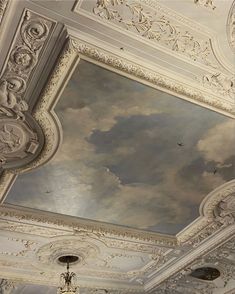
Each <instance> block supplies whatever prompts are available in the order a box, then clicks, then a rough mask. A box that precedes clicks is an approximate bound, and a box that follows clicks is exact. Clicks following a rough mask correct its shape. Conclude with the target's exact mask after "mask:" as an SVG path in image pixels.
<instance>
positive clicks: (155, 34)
mask: <svg viewBox="0 0 235 294" xmlns="http://www.w3.org/2000/svg"><path fill="white" fill-rule="evenodd" d="M195 1H197V2H198V3H200V4H201V2H203V0H195ZM204 2H205V3H204V4H205V6H211V5H210V3H212V0H204ZM195 3H196V2H195ZM145 5H148V6H145ZM157 5H158V6H160V5H159V4H157ZM149 6H151V8H152V9H154V11H153V10H150V9H149ZM155 6H156V4H155V5H152V1H149V0H148V1H146V0H144V1H143V0H142V1H135V2H131V1H129V0H117V1H109V0H104V1H103V0H96V6H95V5H94V8H93V14H94V15H96V16H97V17H99V18H100V19H102V20H104V21H109V22H112V23H113V24H114V25H116V26H118V27H121V28H122V29H125V30H128V31H129V32H132V33H134V34H137V35H140V36H141V37H143V38H145V39H148V40H150V41H151V42H153V43H155V44H157V45H160V46H163V47H165V48H167V49H169V50H170V51H173V52H174V54H179V55H183V56H184V57H186V58H189V59H191V60H192V61H193V62H195V61H196V62H199V63H202V64H204V65H206V66H210V67H212V68H218V64H217V61H216V58H215V57H214V54H213V50H212V48H211V44H210V39H209V38H206V39H205V38H204V39H201V38H200V37H198V36H195V34H194V32H193V31H192V30H191V31H190V30H189V29H186V28H182V27H181V24H180V23H177V22H176V19H175V18H172V19H171V18H168V17H166V16H165V13H164V14H162V12H161V11H159V9H155Z"/></svg>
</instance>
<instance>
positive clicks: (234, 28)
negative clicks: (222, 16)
mask: <svg viewBox="0 0 235 294" xmlns="http://www.w3.org/2000/svg"><path fill="white" fill-rule="evenodd" d="M227 35H228V42H229V45H230V47H231V49H232V50H233V52H234V53H235V1H234V2H233V4H232V7H231V9H230V12H229V15H228V20H227Z"/></svg>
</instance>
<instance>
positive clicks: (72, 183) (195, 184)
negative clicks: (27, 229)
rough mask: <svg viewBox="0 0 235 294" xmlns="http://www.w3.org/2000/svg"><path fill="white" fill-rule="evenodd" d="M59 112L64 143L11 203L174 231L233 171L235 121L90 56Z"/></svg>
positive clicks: (24, 180) (25, 179)
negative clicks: (113, 69) (91, 60)
mask: <svg viewBox="0 0 235 294" xmlns="http://www.w3.org/2000/svg"><path fill="white" fill-rule="evenodd" d="M56 113H57V115H58V117H59V119H60V121H61V123H62V126H63V132H64V141H63V144H62V146H61V148H60V150H59V152H58V153H57V155H56V156H55V157H54V159H53V160H52V161H51V162H50V163H49V164H47V165H46V166H44V167H41V168H39V169H37V170H35V171H33V172H30V173H28V174H24V175H21V176H19V177H18V179H17V181H16V183H15V184H14V186H13V188H12V189H11V191H10V193H9V195H8V197H7V200H6V202H8V203H12V204H16V205H21V206H27V207H31V208H37V209H41V210H47V211H48V210H49V211H52V212H57V213H62V214H67V215H73V216H78V217H82V218H88V219H94V220H98V221H105V222H109V223H114V224H120V225H125V226H131V227H135V228H139V229H147V230H151V231H156V232H161V233H168V234H176V233H177V232H179V231H180V230H181V229H182V228H184V227H185V226H186V225H188V224H189V223H190V222H191V221H193V220H194V219H195V218H196V217H197V216H198V209H199V205H200V202H201V201H202V199H203V198H204V197H205V196H206V195H207V194H208V193H209V192H211V191H212V190H213V189H214V188H216V187H218V186H219V185H221V184H223V183H225V182H226V181H229V180H231V179H232V178H234V176H235V150H234V149H235V148H234V146H235V124H234V120H232V119H229V118H227V117H225V116H223V115H220V114H218V113H216V112H213V111H210V110H207V109H205V108H202V107H199V106H196V105H194V104H192V103H189V102H186V101H183V100H181V99H178V98H176V97H174V96H172V95H169V94H166V93H163V92H161V91H158V90H156V89H153V88H150V87H148V86H145V85H143V84H141V83H138V82H135V81H132V80H130V79H128V78H126V77H122V76H120V75H118V74H116V73H113V72H111V71H108V70H106V69H103V68H101V67H99V66H97V65H94V64H91V63H89V62H87V61H81V62H80V64H79V66H78V68H77V69H76V70H75V72H74V74H73V76H72V78H71V80H70V81H69V83H68V85H67V87H66V89H65V91H64V93H63V95H62V97H61V99H60V101H59V103H58V105H57V106H56Z"/></svg>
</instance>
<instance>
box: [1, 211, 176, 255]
mask: <svg viewBox="0 0 235 294" xmlns="http://www.w3.org/2000/svg"><path fill="white" fill-rule="evenodd" d="M0 217H1V218H2V219H4V220H5V221H9V222H10V221H11V222H12V221H13V220H15V221H17V222H20V223H21V222H24V224H25V223H26V224H28V225H29V224H30V223H31V224H32V222H33V223H35V222H36V223H37V225H38V226H39V227H40V226H45V225H47V227H51V226H52V227H53V229H54V230H56V229H57V230H59V231H61V235H63V234H64V233H63V231H65V232H66V231H69V232H71V233H72V234H73V233H74V234H75V235H81V236H82V235H87V236H89V235H90V236H93V237H98V238H100V237H102V236H103V237H106V236H107V237H112V236H113V237H116V238H117V239H116V243H115V244H112V242H111V241H110V243H108V244H109V245H108V246H110V247H118V246H120V244H118V243H117V242H118V238H125V239H126V240H130V241H131V240H132V241H134V240H136V241H138V242H140V241H142V242H143V244H142V245H141V244H139V245H137V251H138V246H139V250H141V246H143V247H144V245H145V242H146V245H147V246H149V245H151V244H152V245H161V246H166V247H170V248H172V247H175V246H176V243H177V241H176V238H175V237H173V236H169V235H162V234H157V233H151V232H147V231H140V230H136V229H130V228H125V227H121V226H117V225H111V224H106V223H101V222H100V223H99V222H95V221H89V220H85V219H79V218H74V217H67V216H63V215H61V216H60V215H57V214H53V213H45V212H44V213H42V212H39V211H37V210H30V209H22V208H21V209H20V210H19V209H18V208H17V207H15V208H14V207H12V206H1V207H0ZM6 225H7V224H6ZM18 225H19V223H18ZM11 226H13V224H10V223H9V227H11ZM13 227H14V226H13ZM34 227H35V231H34V232H35V233H37V229H36V226H35V225H34ZM5 228H6V226H5ZM13 230H15V231H18V232H20V227H19V229H17V225H16V227H14V229H13ZM32 233H33V231H32ZM113 242H115V240H113ZM127 246H128V244H127ZM129 246H130V245H129ZM127 248H128V247H127ZM129 248H130V247H129ZM147 248H148V247H146V249H145V250H148V249H147Z"/></svg>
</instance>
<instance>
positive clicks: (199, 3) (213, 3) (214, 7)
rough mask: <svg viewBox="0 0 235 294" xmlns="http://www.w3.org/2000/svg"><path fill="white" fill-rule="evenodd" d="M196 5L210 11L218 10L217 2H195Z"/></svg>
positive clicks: (200, 0)
mask: <svg viewBox="0 0 235 294" xmlns="http://www.w3.org/2000/svg"><path fill="white" fill-rule="evenodd" d="M194 3H195V4H197V5H200V6H204V7H206V8H209V9H212V10H214V9H216V6H215V0H194Z"/></svg>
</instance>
